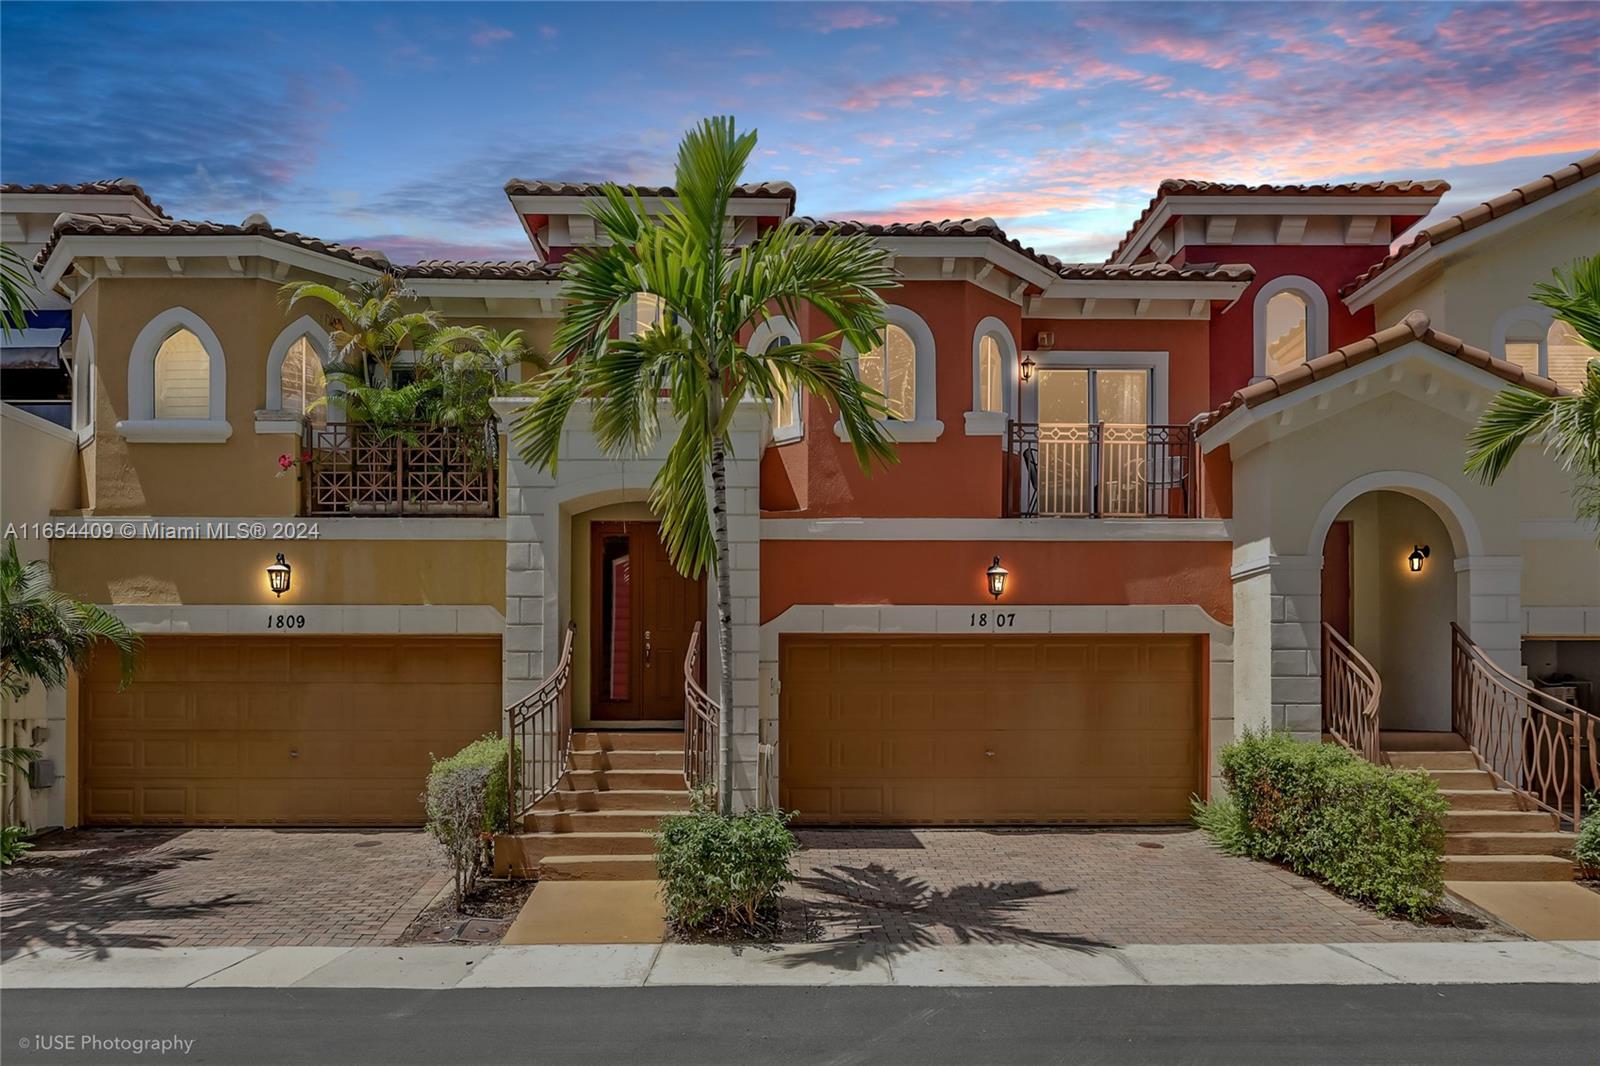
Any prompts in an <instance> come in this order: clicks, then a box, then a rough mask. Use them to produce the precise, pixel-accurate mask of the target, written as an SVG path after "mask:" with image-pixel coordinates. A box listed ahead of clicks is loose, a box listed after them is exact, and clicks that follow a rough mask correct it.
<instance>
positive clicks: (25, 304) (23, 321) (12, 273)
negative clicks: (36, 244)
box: [0, 244, 34, 336]
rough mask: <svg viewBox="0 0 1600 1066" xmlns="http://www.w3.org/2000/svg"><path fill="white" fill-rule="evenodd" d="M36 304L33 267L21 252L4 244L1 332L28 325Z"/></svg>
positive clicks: (0, 284)
mask: <svg viewBox="0 0 1600 1066" xmlns="http://www.w3.org/2000/svg"><path fill="white" fill-rule="evenodd" d="M33 308H34V301H33V270H32V269H31V268H30V267H29V266H28V261H27V260H26V259H24V258H23V257H22V253H21V252H19V251H17V250H16V249H15V248H13V247H11V245H9V244H0V332H3V333H4V334H5V335H6V336H10V335H11V334H12V333H14V332H18V331H20V330H23V329H25V328H27V325H28V312H29V311H32V310H33Z"/></svg>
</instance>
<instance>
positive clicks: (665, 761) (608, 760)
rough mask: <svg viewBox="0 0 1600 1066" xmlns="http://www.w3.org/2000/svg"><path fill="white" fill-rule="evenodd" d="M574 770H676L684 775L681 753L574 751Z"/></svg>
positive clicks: (627, 750) (625, 749)
mask: <svg viewBox="0 0 1600 1066" xmlns="http://www.w3.org/2000/svg"><path fill="white" fill-rule="evenodd" d="M572 768H573V769H574V770H676V771H678V772H679V773H680V774H681V773H683V752H681V751H633V750H630V749H627V748H618V749H617V750H615V751H604V750H602V751H574V752H573V753H572Z"/></svg>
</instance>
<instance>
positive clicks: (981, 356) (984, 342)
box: [976, 333, 1006, 414]
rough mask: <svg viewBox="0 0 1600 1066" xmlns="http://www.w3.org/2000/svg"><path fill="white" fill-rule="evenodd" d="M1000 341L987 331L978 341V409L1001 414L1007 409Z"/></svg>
mask: <svg viewBox="0 0 1600 1066" xmlns="http://www.w3.org/2000/svg"><path fill="white" fill-rule="evenodd" d="M1000 379H1001V374H1000V342H999V341H998V340H996V339H995V336H994V334H992V333H985V334H984V335H983V337H982V338H980V339H979V341H978V404H977V407H976V410H979V411H984V412H988V413H992V414H999V413H1000V412H1002V411H1004V410H1005V409H1006V405H1005V399H1004V397H1002V396H1001V394H1000Z"/></svg>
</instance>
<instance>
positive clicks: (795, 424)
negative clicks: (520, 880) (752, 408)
mask: <svg viewBox="0 0 1600 1066" xmlns="http://www.w3.org/2000/svg"><path fill="white" fill-rule="evenodd" d="M793 343H795V342H794V338H792V337H790V336H788V335H787V334H781V333H780V334H779V335H778V336H776V337H773V338H772V340H771V342H770V343H768V344H767V346H766V347H765V348H763V349H762V351H763V352H770V351H772V350H773V349H774V348H783V347H786V346H788V345H790V344H793ZM802 400H803V392H802V390H800V389H795V388H792V387H790V385H789V383H788V382H787V381H785V380H784V379H783V378H781V377H775V378H774V379H773V383H772V438H773V439H774V440H779V441H785V440H797V439H799V437H800V434H801V432H802V428H803V425H802V420H801V416H800V404H801V402H802Z"/></svg>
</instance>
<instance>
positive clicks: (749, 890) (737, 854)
mask: <svg viewBox="0 0 1600 1066" xmlns="http://www.w3.org/2000/svg"><path fill="white" fill-rule="evenodd" d="M792 817H793V815H790V814H785V813H784V812H782V811H776V810H752V811H745V812H744V813H743V814H729V815H725V814H718V813H717V812H716V811H715V810H714V809H712V808H710V807H709V805H708V804H707V802H706V800H705V797H702V796H697V797H696V801H695V803H694V806H693V808H692V809H691V810H690V811H689V813H688V814H678V815H673V816H672V817H670V818H663V819H662V820H661V827H660V829H659V830H657V832H656V835H655V846H656V876H657V877H659V878H660V879H661V898H662V900H663V901H664V902H665V903H666V910H667V919H668V920H669V921H671V922H672V924H673V925H674V926H675V927H676V928H678V929H684V930H693V929H715V930H721V931H727V932H735V931H739V932H751V931H755V930H757V929H759V928H760V927H761V926H762V925H764V924H771V923H774V922H775V921H776V919H777V916H778V915H777V911H778V897H779V896H780V895H781V894H782V893H783V888H784V885H786V884H788V883H789V882H790V881H792V880H794V874H793V873H791V872H790V870H789V857H790V856H791V855H793V854H794V853H795V852H796V851H798V850H799V849H800V842H799V841H798V840H796V839H795V836H794V834H793V833H791V832H790V831H789V819H790V818H792Z"/></svg>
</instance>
